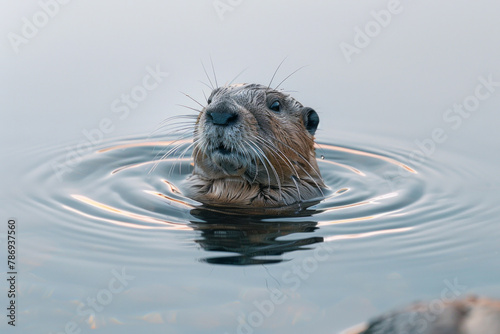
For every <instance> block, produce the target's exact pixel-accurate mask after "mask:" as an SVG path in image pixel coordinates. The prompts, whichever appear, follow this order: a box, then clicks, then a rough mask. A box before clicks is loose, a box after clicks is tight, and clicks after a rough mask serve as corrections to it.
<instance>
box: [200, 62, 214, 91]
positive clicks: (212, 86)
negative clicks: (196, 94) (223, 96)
mask: <svg viewBox="0 0 500 334" xmlns="http://www.w3.org/2000/svg"><path fill="white" fill-rule="evenodd" d="M201 66H202V67H203V71H204V72H205V75H206V76H207V79H208V82H210V86H211V89H215V87H214V84H213V83H212V80H210V76H209V75H208V72H207V69H206V68H205V64H203V62H201Z"/></svg>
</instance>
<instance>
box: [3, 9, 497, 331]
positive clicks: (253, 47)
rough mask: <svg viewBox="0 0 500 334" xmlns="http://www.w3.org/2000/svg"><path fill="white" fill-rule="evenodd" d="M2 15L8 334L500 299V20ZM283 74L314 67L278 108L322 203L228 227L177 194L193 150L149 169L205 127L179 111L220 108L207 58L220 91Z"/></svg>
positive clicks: (351, 316) (219, 12)
mask: <svg viewBox="0 0 500 334" xmlns="http://www.w3.org/2000/svg"><path fill="white" fill-rule="evenodd" d="M42 2H43V1H42ZM46 2H47V3H48V1H46ZM46 2H44V3H46ZM3 7H5V8H4V10H2V11H0V13H1V14H0V17H1V20H0V22H1V23H0V27H1V29H2V33H3V35H4V36H5V38H3V39H2V42H1V44H0V47H1V48H2V52H1V53H0V60H1V62H2V67H1V71H2V72H1V76H0V77H1V78H2V80H0V88H1V89H0V92H1V93H0V99H1V101H2V104H1V105H2V112H1V113H2V122H1V125H0V126H1V132H0V133H1V135H0V136H1V138H0V147H1V149H2V151H1V155H0V156H1V158H2V164H1V167H0V182H1V190H0V212H1V214H2V215H1V219H2V227H0V237H1V242H0V247H1V250H0V259H1V260H0V261H1V262H2V263H4V265H2V274H1V276H2V278H1V280H0V281H1V282H3V283H1V284H0V286H2V289H3V290H2V291H4V292H3V293H2V297H1V298H0V301H1V303H2V305H1V308H2V309H3V310H5V309H6V307H7V305H8V303H9V299H8V298H7V293H6V291H7V290H8V288H9V287H8V286H7V283H6V279H5V278H4V276H5V277H7V274H6V272H7V271H8V268H7V266H6V261H7V220H8V218H11V217H14V218H16V220H17V232H18V233H17V260H16V261H17V264H16V265H17V272H18V275H17V296H16V306H17V318H16V327H15V328H12V326H9V325H8V324H7V318H6V317H5V315H4V314H2V318H3V320H2V321H1V322H0V331H1V332H2V333H3V332H19V333H64V332H67V333H72V332H75V333H90V332H95V333H138V332H144V333H287V334H288V333H305V332H311V333H337V332H340V331H341V330H342V329H345V328H347V327H350V326H352V325H355V324H357V323H359V322H362V321H364V320H367V319H368V318H370V317H373V316H375V315H377V314H379V313H381V312H384V311H386V310H389V309H392V308H394V307H397V306H400V305H403V304H406V303H409V302H412V301H414V300H431V301H435V302H436V303H439V301H441V300H444V298H448V299H449V298H460V297H462V296H465V295H467V294H471V293H475V294H481V295H486V296H490V297H496V298H500V285H499V283H498V277H499V274H500V270H499V269H498V268H499V266H498V258H499V255H500V254H499V250H500V247H499V246H498V240H499V237H500V229H499V225H500V219H499V218H498V217H499V213H500V209H499V208H498V202H499V200H500V177H499V176H498V173H497V172H498V169H499V167H500V156H499V154H498V152H499V148H500V142H499V140H500V136H499V134H498V124H500V114H499V112H498V110H499V107H500V70H499V69H500V46H499V44H498V41H499V40H500V29H499V28H500V23H499V21H498V15H497V13H498V10H499V9H500V6H498V5H494V4H492V3H491V2H489V1H474V2H470V1H445V2H441V3H439V4H436V3H435V2H431V1H419V2H415V1H401V2H400V3H399V5H398V4H397V3H396V2H394V1H356V2H355V3H352V2H348V1H332V2H329V3H328V4H324V3H320V2H319V1H318V2H308V3H306V2H299V1H294V2H290V1H286V2H285V1H275V2H273V3H272V4H269V3H266V2H263V1H232V2H231V1H225V0H222V1H215V2H212V1H207V2H204V3H201V2H200V3H199V4H188V3H185V2H182V1H169V2H168V3H167V2H160V1H145V2H141V3H139V2H132V1H126V2H123V1H118V0H114V1H107V2H106V3H105V4H99V5H97V4H94V3H87V2H79V1H71V2H69V3H68V4H64V5H63V4H60V5H54V4H53V3H52V7H50V8H49V9H45V10H46V11H51V14H52V15H51V16H50V17H49V16H48V14H46V17H47V20H46V21H47V22H44V21H43V20H44V14H40V13H42V12H41V11H42V10H43V9H42V8H41V7H40V4H37V3H30V4H24V3H19V4H14V3H12V4H3ZM47 8H48V7H47ZM372 11H375V14H374V13H373V12H372ZM387 13H389V14H388V15H389V16H387ZM24 17H26V20H27V21H28V23H26V22H27V21H26V20H24V19H23V18H24ZM377 20H378V21H377ZM35 21H36V22H35ZM29 22H31V23H29ZM33 22H35V23H37V24H38V28H37V27H36V26H35V28H36V29H35V31H33V29H32V30H30V28H29V27H27V26H28V25H30V24H34V23H33ZM378 22H380V23H378ZM358 28H359V29H360V30H361V31H363V30H365V29H368V30H365V32H362V33H359V31H360V30H358ZM370 29H372V30H370ZM366 31H367V32H366ZM16 36H17V37H16ZM353 50H354V51H353ZM285 58H286V60H285V62H284V63H283V65H282V66H281V68H280V70H279V71H278V73H277V74H276V78H275V80H274V82H275V84H278V83H279V82H281V81H282V80H283V79H285V78H287V76H288V75H289V74H291V73H292V72H294V71H295V70H296V69H298V68H300V67H302V66H306V67H305V68H303V69H301V70H300V71H298V72H297V73H295V74H294V75H292V76H291V77H289V78H288V79H287V80H286V81H285V82H284V83H283V84H282V86H281V87H282V88H283V89H285V90H286V91H289V92H290V94H292V95H293V96H294V97H296V98H297V99H298V100H299V101H300V102H302V103H303V104H304V105H306V106H310V107H313V108H314V109H315V110H316V111H317V112H318V114H319V116H320V119H321V121H320V126H319V130H318V132H317V143H318V145H317V156H318V162H319V167H320V169H321V173H322V175H323V177H324V179H325V182H326V184H327V185H328V187H329V191H328V196H327V198H326V199H325V200H323V201H322V202H321V203H319V204H317V205H315V206H313V207H310V208H309V209H308V210H307V211H305V212H301V213H300V214H299V213H298V214H297V215H295V216H293V217H287V218H284V217H280V218H276V217H252V216H246V215H241V216H228V215H226V214H224V213H223V212H215V211H209V210H205V209H203V208H200V207H199V203H197V202H195V201H192V200H190V199H188V198H185V197H184V196H183V195H182V189H183V180H184V179H185V178H186V176H187V175H189V173H190V171H191V168H192V167H191V161H190V159H189V157H190V151H189V150H186V151H185V152H183V150H179V151H178V152H177V153H176V154H175V155H174V156H173V157H172V158H171V159H167V160H165V161H162V162H160V163H158V165H157V166H156V168H154V169H153V170H152V168H153V166H154V165H155V162H156V161H157V159H158V158H159V157H161V155H162V154H163V153H165V152H168V150H169V149H170V148H171V147H172V146H169V145H171V143H170V141H171V140H172V137H168V136H166V134H165V133H166V132H168V130H169V128H168V126H167V128H164V129H163V130H161V131H156V132H154V131H155V129H157V127H158V126H159V124H160V123H161V122H162V120H164V119H166V118H169V117H173V116H177V115H182V114H188V113H191V112H192V111H191V110H189V109H186V108H184V107H182V106H180V105H187V106H189V107H192V108H198V107H199V106H198V105H197V104H196V103H195V102H194V101H193V100H191V99H190V98H189V97H186V96H185V95H183V93H185V94H189V95H190V96H192V97H193V98H194V99H195V100H197V101H200V102H201V103H202V104H203V103H204V102H203V101H205V100H204V99H205V98H204V94H206V95H208V94H209V92H210V89H209V88H208V87H207V84H208V85H210V82H209V80H211V81H215V78H214V76H213V72H212V66H211V61H210V59H212V60H213V64H214V68H215V72H216V75H217V80H218V84H224V83H226V82H229V81H231V80H232V79H233V78H234V77H235V76H237V75H238V73H240V72H241V71H242V70H244V69H246V71H244V72H243V73H242V74H241V75H240V76H239V77H238V78H237V80H236V81H239V82H256V83H262V84H267V83H268V82H269V80H270V79H271V77H272V75H273V72H274V71H275V69H276V68H277V66H278V64H279V63H280V62H281V61H282V60H283V59H285ZM200 61H201V62H203V63H204V64H205V67H206V68H207V72H208V75H209V77H210V79H208V78H207V76H206V75H205V73H204V70H203V67H202V65H201V64H200ZM200 81H203V83H202V82H200ZM214 83H215V82H214ZM174 120H175V119H174ZM188 142H189V138H186V143H187V144H186V146H184V148H187V147H188ZM177 158H178V159H177ZM3 312H4V313H5V314H6V310H5V311H3Z"/></svg>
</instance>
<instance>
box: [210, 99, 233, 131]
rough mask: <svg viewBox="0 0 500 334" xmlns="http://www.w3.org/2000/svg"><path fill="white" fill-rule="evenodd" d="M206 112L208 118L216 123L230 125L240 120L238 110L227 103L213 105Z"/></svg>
mask: <svg viewBox="0 0 500 334" xmlns="http://www.w3.org/2000/svg"><path fill="white" fill-rule="evenodd" d="M206 113H207V120H208V121H209V122H211V123H213V124H215V125H221V126H228V125H231V124H233V123H236V121H237V120H238V112H237V111H236V110H234V108H231V106H229V105H228V104H227V103H221V104H218V105H216V106H213V107H211V108H210V109H208V110H207V111H206Z"/></svg>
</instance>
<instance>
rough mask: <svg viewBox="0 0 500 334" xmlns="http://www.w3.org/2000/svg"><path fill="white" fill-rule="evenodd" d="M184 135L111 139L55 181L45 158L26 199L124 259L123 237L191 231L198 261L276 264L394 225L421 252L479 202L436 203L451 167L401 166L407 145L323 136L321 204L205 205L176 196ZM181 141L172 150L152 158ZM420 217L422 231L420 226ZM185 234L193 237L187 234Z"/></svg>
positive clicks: (184, 162)
mask: <svg viewBox="0 0 500 334" xmlns="http://www.w3.org/2000/svg"><path fill="white" fill-rule="evenodd" d="M190 142H191V141H190V140H188V139H187V140H184V141H182V142H179V141H176V142H175V143H174V142H173V141H161V140H155V139H154V138H153V139H151V138H147V139H146V138H135V139H130V140H123V141H121V142H111V143H108V144H107V145H106V146H102V147H100V148H99V149H98V150H96V151H93V152H91V153H89V154H87V155H85V156H84V157H82V160H81V161H80V162H79V163H78V164H77V165H76V166H74V168H72V171H71V172H68V173H66V174H64V175H63V181H62V182H61V181H60V180H59V179H58V177H56V174H55V173H54V171H53V169H52V168H51V167H50V163H46V164H40V165H39V166H36V167H34V168H33V169H32V172H31V174H30V179H31V182H36V184H37V189H38V192H37V191H34V192H33V193H32V195H31V198H32V199H34V200H35V202H36V203H37V204H36V205H39V206H44V207H45V208H46V209H47V210H49V209H50V210H51V211H52V212H53V213H54V214H59V215H63V216H65V217H72V218H71V219H66V218H65V219H54V225H55V226H57V227H58V228H59V231H60V232H59V233H63V234H66V235H69V236H71V238H72V240H74V242H75V243H76V244H78V243H80V246H81V247H85V245H88V244H95V243H96V240H102V242H104V243H106V244H107V246H108V247H111V248H113V247H115V248H116V249H120V250H121V255H123V256H128V257H129V261H130V260H131V259H133V258H134V256H135V257H137V256H136V254H135V253H133V252H132V251H130V253H126V252H123V249H122V248H123V246H122V245H123V243H124V242H133V243H136V244H141V245H142V246H141V247H145V248H147V247H151V248H155V247H160V248H161V247H166V246H165V245H164V244H163V243H162V242H164V240H165V239H168V236H172V235H177V236H178V233H182V231H197V234H196V236H195V237H194V242H195V243H196V244H197V245H199V246H200V247H201V248H202V249H204V250H206V251H216V252H219V253H217V255H215V256H211V255H210V253H207V254H204V256H203V258H202V261H207V262H210V263H221V264H257V263H274V262H279V261H282V255H283V254H284V253H288V252H291V251H294V250H300V249H305V248H307V246H308V245H311V244H315V243H318V242H337V241H342V240H345V241H348V240H352V239H360V238H382V237H387V238H393V237H391V235H394V234H395V235H398V236H400V238H399V241H398V239H397V238H393V240H392V241H393V242H395V243H397V242H402V241H401V240H404V243H405V246H404V247H403V248H402V249H403V250H402V254H406V255H410V254H414V255H413V256H422V254H425V253H429V252H438V251H443V250H442V247H441V248H440V247H439V246H440V245H442V243H443V241H442V240H438V239H436V237H435V235H436V234H437V233H436V231H437V230H439V229H442V228H443V226H441V225H440V223H442V222H449V221H450V217H454V216H456V217H460V216H461V215H463V214H474V212H475V210H479V209H478V207H477V206H474V205H473V203H470V205H463V203H461V204H458V203H446V205H443V201H446V200H447V199H449V197H450V194H452V193H453V192H454V191H456V187H454V186H452V185H449V184H448V185H447V187H446V189H443V188H441V189H439V190H440V191H436V186H435V184H434V183H435V182H436V179H439V178H440V177H442V176H443V175H444V173H446V174H447V175H448V176H449V174H450V170H449V169H448V170H442V169H438V168H435V167H433V166H430V165H428V164H422V165H421V166H419V167H418V168H417V167H415V166H410V165H407V164H405V163H403V162H402V161H403V159H402V156H403V154H404V153H405V152H397V151H391V153H390V154H389V153H386V152H387V151H383V150H382V152H380V153H375V151H370V150H365V149H360V148H357V147H347V146H334V145H330V144H326V143H320V144H318V145H317V154H318V165H319V168H320V170H321V174H322V176H323V178H324V180H325V183H326V185H327V186H328V188H329V190H328V193H327V195H326V198H325V199H324V200H323V201H321V202H320V203H319V204H316V205H314V206H312V207H309V208H308V209H307V210H305V211H303V212H301V213H300V214H297V215H296V216H293V217H251V216H250V217H249V216H246V215H239V216H237V215H227V214H224V213H222V212H220V211H219V212H218V211H214V210H205V209H203V208H202V207H201V206H200V203H198V202H196V201H194V200H191V199H189V198H186V197H184V196H183V195H182V186H183V182H182V181H183V180H184V179H185V178H186V177H187V176H188V175H189V174H190V173H191V171H192V161H191V159H190V158H189V157H190V150H189V149H188V147H189V143H190ZM179 143H181V144H182V145H181V147H179V149H178V150H176V151H175V152H173V154H172V155H170V156H169V158H168V159H165V160H162V161H160V162H158V159H159V158H160V157H162V155H163V154H165V153H166V152H170V150H172V147H175V145H176V144H179ZM384 152H385V153H384ZM43 154H45V155H46V157H45V159H47V158H48V160H51V159H52V158H51V157H47V156H53V157H57V156H62V155H63V154H65V152H62V151H60V150H58V149H53V150H51V151H50V152H44V153H43ZM438 188H439V187H438ZM42 191H43V193H42ZM54 208H55V209H54ZM75 217H76V219H75ZM422 225H426V229H425V230H422V229H418V227H419V226H422ZM467 228H469V227H468V226H467V225H462V229H467ZM152 231H153V232H154V234H152ZM462 232H463V231H462ZM401 236H405V238H404V239H402V238H401ZM187 238H190V239H191V240H192V239H193V235H192V234H189V237H187ZM181 239H182V238H181ZM423 245H425V247H424V246H423ZM447 246H448V248H447V249H453V247H456V246H457V245H447ZM416 251H418V252H416ZM444 251H446V250H444ZM220 252H224V253H222V254H223V255H221V253H220ZM412 252H413V253H412ZM227 253H231V254H227ZM117 256H120V255H117ZM138 261H139V260H138ZM152 262H154V259H152Z"/></svg>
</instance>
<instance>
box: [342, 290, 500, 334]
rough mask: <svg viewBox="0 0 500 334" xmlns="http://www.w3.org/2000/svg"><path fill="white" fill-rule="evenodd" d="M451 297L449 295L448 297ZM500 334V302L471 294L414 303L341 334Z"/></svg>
mask: <svg viewBox="0 0 500 334" xmlns="http://www.w3.org/2000/svg"><path fill="white" fill-rule="evenodd" d="M447 298H448V297H447ZM400 333H406V334H498V333H500V301H495V300H491V299H486V298H477V297H469V298H466V299H462V300H454V301H441V300H438V301H436V302H431V303H415V304H412V305H410V306H409V307H407V308H404V309H402V310H398V311H395V312H391V313H387V314H384V315H382V316H380V317H378V318H375V319H373V320H372V321H371V322H370V323H369V324H363V325H360V326H356V328H353V329H350V330H346V331H344V332H342V334H400Z"/></svg>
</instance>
